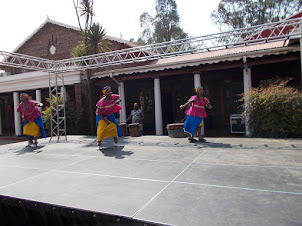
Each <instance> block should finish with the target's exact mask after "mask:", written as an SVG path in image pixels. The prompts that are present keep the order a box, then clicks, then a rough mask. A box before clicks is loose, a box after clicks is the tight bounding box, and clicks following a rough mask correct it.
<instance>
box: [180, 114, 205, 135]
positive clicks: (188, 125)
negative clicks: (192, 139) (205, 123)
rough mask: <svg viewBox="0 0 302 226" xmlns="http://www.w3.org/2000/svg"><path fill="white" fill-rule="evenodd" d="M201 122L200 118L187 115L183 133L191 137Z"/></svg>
mask: <svg viewBox="0 0 302 226" xmlns="http://www.w3.org/2000/svg"><path fill="white" fill-rule="evenodd" d="M201 122H202V118H200V117H194V116H190V115H187V118H186V121H185V124H184V131H185V132H187V133H189V134H190V135H191V136H193V135H194V133H195V131H196V129H197V128H198V126H199V124H200V123H201Z"/></svg>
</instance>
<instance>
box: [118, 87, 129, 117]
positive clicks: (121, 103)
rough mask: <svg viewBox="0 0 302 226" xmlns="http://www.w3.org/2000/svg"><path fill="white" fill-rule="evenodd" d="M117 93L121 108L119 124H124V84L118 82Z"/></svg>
mask: <svg viewBox="0 0 302 226" xmlns="http://www.w3.org/2000/svg"><path fill="white" fill-rule="evenodd" d="M118 84H119V86H118V92H119V95H120V98H121V99H122V101H121V102H120V105H121V107H122V110H121V113H120V122H126V120H127V119H126V118H127V116H126V103H125V86H124V82H119V83H118Z"/></svg>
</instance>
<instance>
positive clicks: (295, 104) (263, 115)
mask: <svg viewBox="0 0 302 226" xmlns="http://www.w3.org/2000/svg"><path fill="white" fill-rule="evenodd" d="M288 82H289V80H283V81H280V82H278V83H272V84H270V85H268V86H267V87H263V86H260V87H258V88H254V89H253V90H252V91H251V92H250V93H249V94H247V95H246V97H245V105H242V106H245V114H246V115H248V116H249V120H248V125H249V129H250V132H251V135H252V136H253V137H270V138H297V137H298V138H302V120H301V119H302V92H301V91H298V90H297V89H295V88H292V87H289V86H287V83H288ZM242 100H244V97H242V98H241V101H242Z"/></svg>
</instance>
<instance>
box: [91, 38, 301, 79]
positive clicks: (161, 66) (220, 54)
mask: <svg viewBox="0 0 302 226" xmlns="http://www.w3.org/2000/svg"><path fill="white" fill-rule="evenodd" d="M288 45H289V41H276V42H272V43H263V44H255V45H250V46H244V47H234V48H228V49H223V50H215V51H209V52H203V53H197V54H191V55H183V56H174V57H170V58H165V59H160V60H154V61H152V62H151V63H149V64H148V65H143V66H136V67H127V68H119V69H112V70H106V71H102V72H97V73H95V74H94V75H93V76H92V78H104V77H107V76H111V75H112V76H120V75H131V74H138V73H147V72H151V71H163V70H168V69H179V68H182V67H194V66H199V65H203V64H216V63H220V62H226V61H236V60H241V59H242V58H243V57H244V56H245V57H247V58H257V57H263V56H267V55H283V54H287V53H290V52H297V51H300V47H299V45H297V46H288Z"/></svg>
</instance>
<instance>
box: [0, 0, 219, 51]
mask: <svg viewBox="0 0 302 226" xmlns="http://www.w3.org/2000/svg"><path fill="white" fill-rule="evenodd" d="M219 2H220V0H211V1H208V0H207V1H206V0H176V3H177V9H178V13H179V16H180V20H181V23H180V26H181V27H182V28H183V29H184V31H185V32H187V33H188V34H189V35H190V36H192V37H198V36H202V35H207V34H213V33H217V32H219V30H218V26H217V25H215V24H213V22H212V20H211V18H210V15H211V12H212V11H213V10H215V9H216V8H217V6H218V3H219ZM0 3H1V8H0V29H1V32H0V50H2V51H7V52H13V51H14V50H15V49H16V47H17V46H19V45H20V44H21V43H22V42H23V41H24V40H25V39H26V38H27V37H28V36H30V35H31V34H32V33H33V32H34V31H35V30H36V29H37V28H38V27H39V26H40V25H41V24H42V23H43V22H45V20H46V19H47V17H48V18H49V19H51V20H54V21H57V22H61V23H64V24H68V25H72V26H76V27H78V21H77V17H76V13H75V9H74V6H73V0H9V1H5V0H0ZM94 12H95V15H96V16H95V17H94V21H95V22H99V23H100V24H102V25H103V26H104V27H105V28H106V30H107V34H108V35H110V36H113V37H117V38H123V39H125V40H130V39H131V38H133V39H134V40H137V38H138V37H139V34H140V32H141V31H142V28H141V27H140V23H139V17H140V15H141V14H142V13H144V12H148V13H149V14H150V15H151V16H155V1H154V0H107V1H104V0H94Z"/></svg>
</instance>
